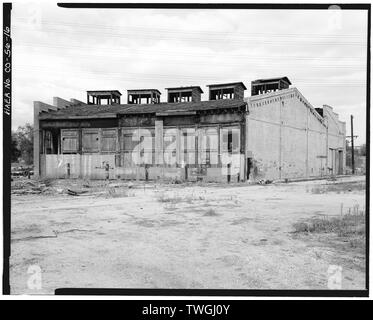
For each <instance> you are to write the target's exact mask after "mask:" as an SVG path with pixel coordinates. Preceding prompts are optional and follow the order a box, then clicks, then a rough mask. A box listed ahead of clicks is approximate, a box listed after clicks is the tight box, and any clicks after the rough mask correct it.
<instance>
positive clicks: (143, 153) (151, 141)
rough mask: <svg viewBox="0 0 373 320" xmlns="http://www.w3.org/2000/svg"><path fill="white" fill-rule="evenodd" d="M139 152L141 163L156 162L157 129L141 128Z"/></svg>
mask: <svg viewBox="0 0 373 320" xmlns="http://www.w3.org/2000/svg"><path fill="white" fill-rule="evenodd" d="M139 138H140V145H139V153H140V158H139V159H140V163H141V164H149V165H151V164H154V163H155V152H154V149H155V130H154V129H140V130H139Z"/></svg>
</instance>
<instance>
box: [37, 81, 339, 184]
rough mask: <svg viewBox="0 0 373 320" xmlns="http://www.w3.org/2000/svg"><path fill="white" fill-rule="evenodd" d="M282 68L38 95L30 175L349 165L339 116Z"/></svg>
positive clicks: (187, 176) (232, 173)
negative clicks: (185, 83) (256, 74)
mask: <svg viewBox="0 0 373 320" xmlns="http://www.w3.org/2000/svg"><path fill="white" fill-rule="evenodd" d="M290 85H291V82H290V80H289V79H288V78H287V77H282V78H272V79H260V80H255V81H253V82H252V83H251V93H252V95H251V97H249V98H244V91H245V90H246V87H245V85H244V84H243V83H242V82H234V83H225V84H213V85H209V86H208V97H209V100H207V101H202V100H201V94H202V93H203V91H202V89H201V88H200V87H199V86H189V87H173V88H167V102H161V98H160V97H161V92H160V91H159V90H157V89H138V90H128V92H127V104H121V101H120V100H121V93H120V92H119V91H118V90H97V91H87V102H86V103H84V102H81V101H78V100H75V99H71V101H66V100H63V99H61V98H58V97H55V98H54V99H53V105H48V104H45V103H42V102H39V101H36V102H34V126H35V131H34V132H35V133H34V172H35V176H41V177H53V178H78V177H80V178H90V179H105V178H110V179H141V180H155V179H166V180H167V179H170V180H176V179H177V180H188V181H197V180H202V181H216V182H231V181H232V182H235V181H247V180H249V181H258V180H283V179H293V178H309V177H321V176H327V175H336V174H344V173H345V157H346V151H345V149H346V148H345V140H346V139H345V135H346V129H345V123H344V122H341V121H339V119H338V115H337V114H336V113H335V112H333V109H332V107H330V106H327V105H324V106H323V107H322V108H314V107H313V106H312V105H311V104H310V103H309V102H308V101H307V100H306V98H305V97H304V96H303V95H302V94H301V93H300V92H299V91H298V90H297V89H296V88H290V87H289V86H290Z"/></svg>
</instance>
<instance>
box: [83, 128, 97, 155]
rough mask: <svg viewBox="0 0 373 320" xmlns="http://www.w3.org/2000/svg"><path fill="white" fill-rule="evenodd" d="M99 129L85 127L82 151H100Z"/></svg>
mask: <svg viewBox="0 0 373 320" xmlns="http://www.w3.org/2000/svg"><path fill="white" fill-rule="evenodd" d="M99 147H100V139H99V130H98V129H95V130H91V129H83V131H82V151H83V152H98V151H100V149H99Z"/></svg>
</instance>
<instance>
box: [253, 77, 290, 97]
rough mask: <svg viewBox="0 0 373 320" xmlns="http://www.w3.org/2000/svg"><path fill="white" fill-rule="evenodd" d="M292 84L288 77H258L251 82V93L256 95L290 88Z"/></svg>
mask: <svg viewBox="0 0 373 320" xmlns="http://www.w3.org/2000/svg"><path fill="white" fill-rule="evenodd" d="M290 85H291V82H290V80H289V79H288V77H280V78H269V79H257V80H254V81H252V82H251V95H252V96H256V95H258V94H263V93H267V92H274V91H278V90H283V89H288V88H289V86H290Z"/></svg>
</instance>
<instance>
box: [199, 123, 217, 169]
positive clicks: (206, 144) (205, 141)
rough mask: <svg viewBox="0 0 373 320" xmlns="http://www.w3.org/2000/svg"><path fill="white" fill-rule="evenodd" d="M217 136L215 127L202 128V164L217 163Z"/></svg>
mask: <svg viewBox="0 0 373 320" xmlns="http://www.w3.org/2000/svg"><path fill="white" fill-rule="evenodd" d="M218 144H219V137H218V129H217V128H205V129H202V135H201V152H202V153H201V161H202V164H208V165H217V164H218V151H219V150H218V149H219V146H218Z"/></svg>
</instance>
